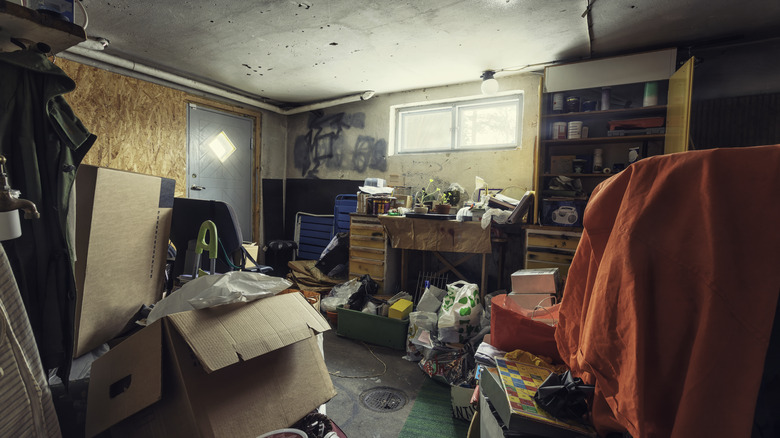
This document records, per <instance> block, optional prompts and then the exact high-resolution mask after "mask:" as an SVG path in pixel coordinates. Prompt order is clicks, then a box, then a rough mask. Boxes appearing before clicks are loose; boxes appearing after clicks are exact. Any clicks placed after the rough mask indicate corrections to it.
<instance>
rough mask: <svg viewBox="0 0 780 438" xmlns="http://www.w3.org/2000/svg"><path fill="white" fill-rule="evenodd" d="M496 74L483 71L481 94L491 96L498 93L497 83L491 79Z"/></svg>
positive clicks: (491, 71)
mask: <svg viewBox="0 0 780 438" xmlns="http://www.w3.org/2000/svg"><path fill="white" fill-rule="evenodd" d="M495 74H496V72H494V71H493V70H485V71H484V72H483V73H482V76H480V77H481V78H482V87H481V88H482V94H486V95H491V94H496V93H498V81H497V80H496V79H495V78H494V77H493V75H495Z"/></svg>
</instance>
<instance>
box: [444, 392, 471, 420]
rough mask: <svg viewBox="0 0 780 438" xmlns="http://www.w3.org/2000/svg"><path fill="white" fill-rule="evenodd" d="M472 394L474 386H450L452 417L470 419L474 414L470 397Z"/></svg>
mask: <svg viewBox="0 0 780 438" xmlns="http://www.w3.org/2000/svg"><path fill="white" fill-rule="evenodd" d="M472 396H474V388H464V387H462V386H450V402H451V403H452V417H453V418H457V419H459V420H463V421H471V418H472V417H473V416H474V412H476V409H474V406H473V405H472V404H471V397H472Z"/></svg>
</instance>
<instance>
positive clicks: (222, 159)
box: [187, 104, 254, 241]
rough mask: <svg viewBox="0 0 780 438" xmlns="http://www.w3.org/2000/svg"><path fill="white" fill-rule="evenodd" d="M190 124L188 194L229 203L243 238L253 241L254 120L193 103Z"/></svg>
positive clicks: (193, 196)
mask: <svg viewBox="0 0 780 438" xmlns="http://www.w3.org/2000/svg"><path fill="white" fill-rule="evenodd" d="M187 123H188V128H187V196H188V197H190V198H197V199H209V200H216V201H224V202H227V203H228V204H230V206H231V207H233V210H234V211H235V213H236V217H237V219H238V222H239V224H240V225H241V234H242V235H243V238H244V240H245V241H249V240H252V237H253V236H252V173H251V172H252V157H253V154H252V147H253V145H252V137H253V136H252V133H253V129H254V122H253V120H252V119H250V118H247V117H242V116H239V115H235V114H229V113H225V112H221V111H217V110H214V109H211V108H204V107H202V106H197V105H195V104H190V105H189V108H188V111H187ZM225 138H227V139H229V141H228V142H227V143H225V142H224V139H225ZM218 140H222V143H220V142H219V141H218ZM224 144H232V146H234V147H235V150H234V151H232V153H229V152H230V151H226V150H225V149H224V146H221V145H224ZM220 154H221V156H220ZM217 234H219V230H217Z"/></svg>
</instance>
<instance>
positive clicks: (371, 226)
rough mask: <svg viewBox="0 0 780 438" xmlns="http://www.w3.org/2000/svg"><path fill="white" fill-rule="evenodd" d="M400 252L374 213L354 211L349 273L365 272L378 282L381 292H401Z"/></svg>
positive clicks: (355, 275) (350, 274)
mask: <svg viewBox="0 0 780 438" xmlns="http://www.w3.org/2000/svg"><path fill="white" fill-rule="evenodd" d="M399 260H400V255H399V252H398V250H395V249H393V248H391V247H390V243H389V241H388V238H387V233H386V232H385V228H384V226H383V225H382V224H381V223H380V222H379V219H378V218H377V217H376V216H373V215H364V214H357V213H353V214H351V215H350V225H349V276H350V278H354V277H361V276H363V275H365V274H368V275H370V276H371V278H372V279H373V280H374V281H376V282H377V283H379V293H381V294H395V293H396V292H398V284H399V282H398V275H399V270H398V269H399Z"/></svg>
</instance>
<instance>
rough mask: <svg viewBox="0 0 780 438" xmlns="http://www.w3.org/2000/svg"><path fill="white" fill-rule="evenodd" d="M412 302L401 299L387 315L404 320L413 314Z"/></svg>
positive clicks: (391, 307)
mask: <svg viewBox="0 0 780 438" xmlns="http://www.w3.org/2000/svg"><path fill="white" fill-rule="evenodd" d="M412 306H413V304H412V302H411V301H409V300H405V299H403V298H402V299H400V300H398V301H396V302H395V303H393V305H392V306H390V310H389V311H388V313H387V316H388V317H389V318H394V319H404V318H407V317H408V316H409V314H410V313H411V312H412Z"/></svg>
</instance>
